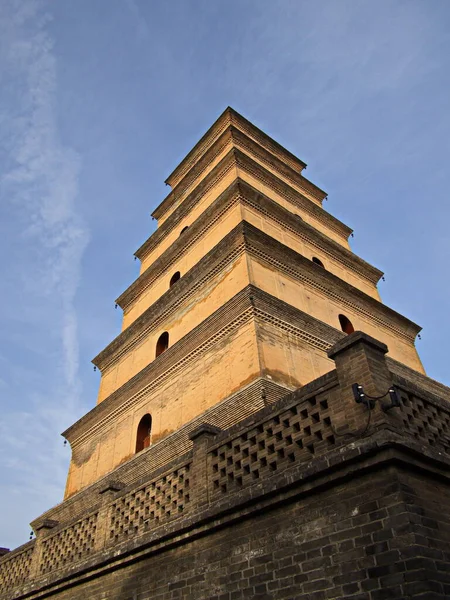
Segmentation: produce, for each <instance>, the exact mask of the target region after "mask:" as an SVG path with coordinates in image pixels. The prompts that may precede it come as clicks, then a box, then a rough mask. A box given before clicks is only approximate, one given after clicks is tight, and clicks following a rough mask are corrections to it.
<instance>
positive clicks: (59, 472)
mask: <svg viewBox="0 0 450 600" xmlns="http://www.w3.org/2000/svg"><path fill="white" fill-rule="evenodd" d="M50 22H51V15H50V13H49V9H48V5H47V3H46V2H41V1H40V0H4V2H2V4H1V7H0V38H1V39H2V42H1V51H2V52H1V56H2V58H1V65H0V66H1V71H2V73H3V75H2V78H1V80H0V84H1V87H2V90H4V91H5V93H4V94H3V95H2V101H1V105H0V126H1V129H2V138H3V140H4V141H3V144H2V148H1V150H0V159H1V162H2V166H3V174H2V177H1V179H0V201H1V208H2V212H3V211H4V213H5V215H6V214H8V215H9V216H10V219H11V221H12V222H13V223H14V224H15V228H13V230H14V232H15V233H16V234H17V235H18V236H19V240H17V239H16V240H14V242H15V247H16V254H15V255H14V258H15V261H14V260H12V264H10V265H9V268H10V273H9V276H10V279H11V278H12V283H11V284H10V285H11V288H14V286H16V290H15V291H13V292H11V293H12V294H16V304H15V306H16V314H15V318H16V320H17V321H18V322H20V321H21V322H22V323H25V324H28V325H30V326H31V325H32V326H33V327H34V330H31V331H30V335H34V340H33V344H34V346H35V347H36V349H38V350H39V349H41V352H42V353H43V354H44V353H45V352H49V354H51V355H52V356H51V358H50V356H48V357H47V358H50V360H51V361H52V362H53V363H54V369H53V373H52V376H51V377H47V378H46V379H45V381H40V382H39V386H38V388H37V389H36V388H31V389H30V387H29V384H30V383H31V379H32V378H30V377H24V378H23V380H22V381H21V382H17V381H16V382H14V381H10V382H9V386H12V387H14V386H16V392H15V393H16V394H17V393H18V391H19V390H18V388H19V386H20V387H21V388H22V389H21V394H22V396H21V398H20V410H18V409H17V408H15V407H14V405H12V400H14V390H12V391H11V390H10V392H11V393H9V395H8V396H6V395H4V401H5V403H4V408H3V407H2V410H3V411H4V414H3V419H2V423H1V425H0V456H1V457H2V458H1V459H0V460H1V461H2V463H3V467H4V468H5V469H7V470H9V471H11V472H14V481H15V486H14V489H15V490H16V492H17V496H18V497H16V498H13V499H12V502H9V503H8V504H9V506H7V507H5V509H4V510H3V515H2V517H3V518H4V519H5V523H4V525H3V527H4V529H5V531H6V532H3V531H2V542H3V543H6V542H7V540H8V536H9V535H10V534H11V535H12V532H10V531H8V525H7V524H8V523H10V522H12V523H14V522H16V526H17V519H18V518H22V517H23V516H24V514H27V517H28V519H31V518H34V517H35V516H37V514H32V513H31V514H29V513H28V512H27V510H26V509H28V510H32V509H33V508H35V509H37V507H38V506H39V507H41V506H42V508H43V507H45V506H46V504H47V505H48V504H51V503H54V502H55V500H58V499H59V498H57V497H54V496H53V494H54V493H55V489H56V488H57V489H60V488H61V483H62V480H63V478H64V471H65V463H66V462H67V461H66V459H62V458H61V452H60V448H61V446H60V444H61V440H60V439H58V437H57V433H59V431H61V430H62V429H63V428H64V427H65V426H67V425H68V424H70V422H71V421H72V420H73V418H74V415H75V414H76V413H77V410H76V401H77V399H78V398H79V394H80V384H79V382H78V378H77V372H78V354H79V351H78V334H77V316H76V310H75V306H74V301H75V295H76V292H77V287H78V284H79V275H80V266H81V258H82V255H83V252H84V249H85V247H86V245H87V242H88V232H87V229H86V227H85V225H84V223H83V222H82V220H81V219H80V218H79V216H78V215H77V209H76V200H77V194H78V179H79V173H80V168H81V160H80V156H78V154H77V153H76V152H75V151H73V150H72V149H71V148H69V147H67V146H66V145H65V144H64V142H63V140H61V137H60V133H59V130H58V106H57V91H58V89H57V84H58V80H57V68H58V65H57V61H56V57H55V53H54V50H53V40H52V38H51V36H50V34H49V23H50ZM18 246H21V249H17V247H18ZM24 248H26V251H24ZM11 269H13V270H14V271H13V272H14V275H13V276H12V275H11ZM18 290H20V293H18ZM36 304H37V305H38V306H39V309H40V311H41V313H42V314H43V315H45V319H43V321H42V324H41V327H37V328H36V322H35V320H34V319H33V318H32V317H30V316H29V313H31V314H33V315H34V314H35V313H36ZM10 335H11V338H13V337H14V331H12V332H10ZM49 336H50V337H51V339H52V341H51V343H48V342H47V339H48V337H49ZM6 337H8V331H6ZM40 340H41V341H40ZM58 340H59V341H58ZM58 347H59V348H60V350H58ZM19 351H20V346H19ZM59 357H60V358H59ZM42 360H43V362H44V363H45V364H46V366H48V362H49V361H48V360H47V362H46V357H45V356H42ZM2 364H3V365H4V364H5V363H2ZM5 379H6V376H5ZM5 387H8V382H4V384H3V385H2V390H4V389H5ZM17 405H19V403H18V402H16V406H17ZM37 408H38V410H36V409H37ZM32 415H33V416H32ZM30 451H31V452H33V453H34V456H35V457H36V455H37V456H38V458H37V460H36V461H33V462H34V464H33V466H32V467H31V465H30V461H29V455H30ZM21 498H23V500H21ZM17 502H19V505H17ZM21 502H22V504H20V503H21ZM25 503H27V505H25ZM30 505H31V507H30ZM25 507H26V508H25ZM8 509H9V510H13V511H14V514H12V515H11V514H10V515H8V514H7V513H8ZM24 526H26V527H27V526H28V525H27V524H24Z"/></svg>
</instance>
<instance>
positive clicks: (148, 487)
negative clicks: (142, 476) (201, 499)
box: [108, 464, 190, 544]
mask: <svg viewBox="0 0 450 600" xmlns="http://www.w3.org/2000/svg"><path fill="white" fill-rule="evenodd" d="M189 469H190V464H185V465H184V466H180V467H179V468H178V469H176V470H175V471H173V472H171V473H169V474H167V475H164V476H162V477H160V478H158V479H155V480H153V481H150V482H149V483H146V484H145V485H143V486H142V487H140V488H138V489H137V490H133V491H132V492H127V493H126V494H125V495H123V496H122V497H119V498H117V499H116V500H115V501H114V502H113V504H112V507H111V521H110V528H109V542H108V543H110V544H111V543H115V542H117V541H122V540H123V539H124V538H127V537H131V536H133V535H137V534H140V533H144V532H145V531H148V530H149V529H151V528H152V527H155V526H156V525H158V524H159V523H161V522H164V521H166V520H167V519H168V518H170V517H174V516H176V515H178V516H179V515H181V514H182V513H183V511H184V510H185V509H186V505H187V504H189V502H190V496H189Z"/></svg>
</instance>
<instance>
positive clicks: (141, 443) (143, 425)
mask: <svg viewBox="0 0 450 600" xmlns="http://www.w3.org/2000/svg"><path fill="white" fill-rule="evenodd" d="M151 434H152V417H151V415H149V414H146V415H144V416H143V417H142V419H141V420H140V421H139V425H138V428H137V435H136V453H138V452H140V451H141V450H143V449H144V448H148V447H149V446H150V437H151Z"/></svg>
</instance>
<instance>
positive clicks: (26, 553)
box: [0, 542, 34, 593]
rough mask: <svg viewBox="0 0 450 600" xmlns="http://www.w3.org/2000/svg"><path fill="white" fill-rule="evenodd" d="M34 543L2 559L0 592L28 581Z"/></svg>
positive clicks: (0, 564)
mask: <svg viewBox="0 0 450 600" xmlns="http://www.w3.org/2000/svg"><path fill="white" fill-rule="evenodd" d="M33 550H34V542H33V543H32V544H27V545H26V547H25V548H24V549H23V550H22V551H21V552H14V553H11V556H8V554H7V555H6V556H5V557H4V558H2V561H1V563H0V593H1V590H6V589H8V588H12V587H14V586H16V585H20V584H21V583H24V582H25V581H27V580H28V577H29V574H30V567H31V559H32V556H33Z"/></svg>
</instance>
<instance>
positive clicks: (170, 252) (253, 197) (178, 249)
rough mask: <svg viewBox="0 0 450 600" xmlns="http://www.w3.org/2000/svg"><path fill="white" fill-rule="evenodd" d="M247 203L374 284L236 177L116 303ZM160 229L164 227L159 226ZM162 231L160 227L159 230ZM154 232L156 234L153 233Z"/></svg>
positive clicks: (351, 259)
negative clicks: (229, 212)
mask: <svg viewBox="0 0 450 600" xmlns="http://www.w3.org/2000/svg"><path fill="white" fill-rule="evenodd" d="M238 201H239V202H244V203H248V204H250V205H251V206H252V208H254V209H255V210H256V211H258V212H260V213H261V214H264V215H265V216H269V217H271V218H273V219H274V220H275V221H277V222H278V223H280V224H281V225H282V226H283V227H285V228H286V229H288V230H289V231H291V232H293V233H295V234H296V235H298V236H299V237H301V238H302V239H303V240H304V241H306V242H308V243H311V244H312V245H313V246H316V247H317V248H318V249H320V250H321V251H322V252H324V254H326V255H328V256H329V257H330V258H332V259H334V260H338V261H340V262H341V263H342V264H343V265H345V266H346V267H348V268H349V269H351V270H352V271H354V272H355V273H357V274H358V275H360V276H362V277H364V278H365V279H366V280H367V281H369V282H370V283H373V284H376V283H377V281H378V280H379V279H380V277H381V275H382V272H381V271H380V270H379V269H377V268H376V267H374V266H372V265H370V264H369V263H367V262H366V261H364V260H363V259H362V258H360V257H359V256H357V255H356V254H353V252H351V251H350V250H347V249H346V248H344V247H343V246H341V245H340V244H338V243H337V242H335V241H334V240H332V239H331V238H329V237H327V236H326V235H324V234H322V233H321V232H320V231H318V230H317V229H315V228H314V227H313V226H312V225H309V224H308V223H306V222H305V221H303V220H302V219H300V218H296V219H295V218H293V215H292V213H291V212H290V211H289V210H287V209H285V208H283V207H282V206H281V205H279V204H278V203H277V202H275V201H273V200H271V199H270V198H268V197H267V196H264V195H263V194H261V193H260V192H258V191H257V190H255V189H254V188H253V187H252V186H251V185H249V184H248V183H246V182H245V181H243V180H242V179H240V178H237V179H236V181H234V182H233V183H232V184H231V185H230V186H229V187H228V188H227V189H226V190H225V191H224V192H223V193H222V194H221V195H220V196H219V197H218V198H217V199H216V200H215V201H214V202H213V203H212V204H211V205H210V206H209V207H208V208H207V209H206V210H205V211H204V212H203V213H202V214H201V215H200V216H199V217H198V218H197V219H196V220H195V221H194V223H192V224H191V226H190V227H189V229H187V230H186V232H185V233H184V234H183V238H182V239H177V240H175V242H174V243H173V244H171V246H170V247H169V248H168V249H167V250H165V252H163V254H161V256H160V257H158V258H157V259H156V260H155V261H154V263H153V264H152V265H151V266H149V267H148V269H146V270H145V271H144V272H143V273H142V274H141V275H140V276H139V277H138V279H136V280H135V281H134V282H133V283H132V284H131V285H130V286H129V287H128V288H127V289H126V290H125V291H124V292H123V293H122V294H121V295H120V296H119V297H118V298H117V300H116V302H117V304H118V305H119V306H120V307H121V308H123V309H124V310H126V308H127V307H128V306H129V305H130V303H131V302H133V301H134V300H135V299H136V298H137V297H138V296H139V295H140V294H141V293H142V292H143V291H144V290H145V289H147V288H148V286H149V285H151V283H152V282H153V281H154V280H155V279H156V278H157V277H158V276H159V275H160V274H161V273H163V272H164V271H165V270H166V269H167V268H168V267H169V265H170V264H171V262H173V260H175V258H179V257H180V256H181V255H182V254H184V253H186V252H187V251H188V250H189V248H190V247H191V246H192V244H193V243H194V242H195V241H196V240H197V239H199V238H200V237H201V236H202V235H203V234H204V233H205V231H207V230H208V229H209V228H211V227H212V226H213V225H214V224H215V223H216V222H217V220H218V219H219V218H220V216H221V215H222V214H224V212H225V211H226V210H228V209H229V208H230V206H231V205H232V204H234V203H235V202H238ZM163 227H164V226H163ZM161 229H162V228H161ZM156 233H157V232H156Z"/></svg>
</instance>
